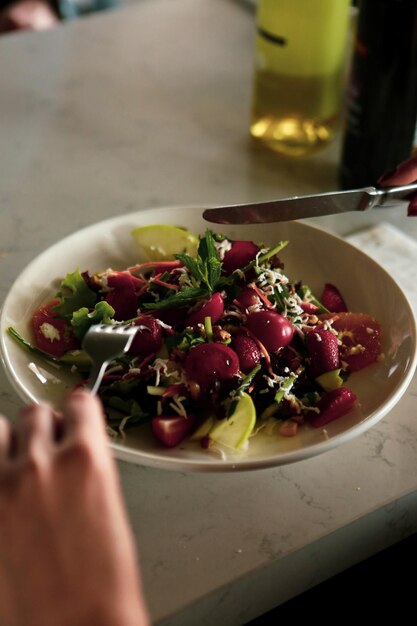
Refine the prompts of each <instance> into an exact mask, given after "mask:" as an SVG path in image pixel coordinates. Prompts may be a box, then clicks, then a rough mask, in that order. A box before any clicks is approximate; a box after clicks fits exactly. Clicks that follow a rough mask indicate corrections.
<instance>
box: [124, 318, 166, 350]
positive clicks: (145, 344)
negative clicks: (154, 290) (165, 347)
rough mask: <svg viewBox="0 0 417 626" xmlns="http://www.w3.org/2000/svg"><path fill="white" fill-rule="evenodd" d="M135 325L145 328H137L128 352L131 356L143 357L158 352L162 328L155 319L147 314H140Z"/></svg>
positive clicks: (160, 344)
mask: <svg viewBox="0 0 417 626" xmlns="http://www.w3.org/2000/svg"><path fill="white" fill-rule="evenodd" d="M135 326H145V329H143V330H138V332H137V333H136V335H135V338H134V339H133V342H132V345H131V346H130V349H129V354H132V355H133V356H139V357H142V358H143V357H145V356H148V354H152V353H153V352H158V350H159V349H160V348H161V346H162V328H161V326H160V324H158V322H157V320H156V319H154V318H153V317H150V316H148V315H141V316H140V317H139V318H138V319H137V320H136V321H135Z"/></svg>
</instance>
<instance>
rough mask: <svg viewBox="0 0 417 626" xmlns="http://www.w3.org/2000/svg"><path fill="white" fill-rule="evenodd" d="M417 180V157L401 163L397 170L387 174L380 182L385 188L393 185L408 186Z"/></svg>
mask: <svg viewBox="0 0 417 626" xmlns="http://www.w3.org/2000/svg"><path fill="white" fill-rule="evenodd" d="M416 180H417V157H412V158H411V159H407V160H406V161H403V162H402V163H400V164H399V165H398V166H397V167H396V168H395V169H393V170H391V171H390V172H387V173H386V174H384V175H383V176H381V178H380V179H379V180H378V183H379V184H380V185H382V186H383V187H391V186H392V185H408V184H409V183H413V182H414V181H416Z"/></svg>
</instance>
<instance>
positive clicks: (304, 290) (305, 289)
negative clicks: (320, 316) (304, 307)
mask: <svg viewBox="0 0 417 626" xmlns="http://www.w3.org/2000/svg"><path fill="white" fill-rule="evenodd" d="M297 293H298V295H299V296H300V298H301V299H302V300H305V299H306V298H307V302H311V304H315V305H316V307H318V311H317V313H330V311H329V309H326V307H325V306H324V305H323V304H322V303H321V302H320V300H317V298H316V297H315V296H314V294H313V293H312V291H311V289H310V287H309V286H308V285H301V287H300V289H299V290H298V291H297Z"/></svg>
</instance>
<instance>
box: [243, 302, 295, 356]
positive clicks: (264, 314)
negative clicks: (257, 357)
mask: <svg viewBox="0 0 417 626" xmlns="http://www.w3.org/2000/svg"><path fill="white" fill-rule="evenodd" d="M246 326H247V328H248V329H249V330H250V331H251V332H252V333H253V334H254V335H255V337H256V338H257V339H259V341H260V342H261V343H262V344H263V345H264V346H265V348H266V349H267V350H268V352H277V350H279V349H280V348H284V347H285V346H287V345H288V344H289V343H290V341H291V339H292V337H293V334H294V328H293V326H292V324H291V322H289V321H288V320H287V318H286V317H284V316H283V315H280V314H279V313H276V312H275V311H254V312H253V313H250V314H249V315H248V318H247V321H246Z"/></svg>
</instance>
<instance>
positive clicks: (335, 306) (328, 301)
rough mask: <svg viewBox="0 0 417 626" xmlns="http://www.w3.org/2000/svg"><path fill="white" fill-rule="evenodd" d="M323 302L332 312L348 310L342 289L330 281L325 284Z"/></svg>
mask: <svg viewBox="0 0 417 626" xmlns="http://www.w3.org/2000/svg"><path fill="white" fill-rule="evenodd" d="M321 302H322V304H323V306H325V307H326V309H329V311H331V312H332V313H341V312H345V311H347V310H348V308H347V306H346V303H345V301H344V300H343V298H342V296H341V294H340V291H339V290H338V288H337V287H335V286H334V285H332V284H330V283H326V284H325V285H324V290H323V294H322V296H321Z"/></svg>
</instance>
